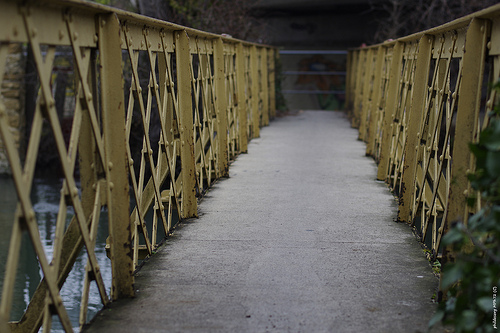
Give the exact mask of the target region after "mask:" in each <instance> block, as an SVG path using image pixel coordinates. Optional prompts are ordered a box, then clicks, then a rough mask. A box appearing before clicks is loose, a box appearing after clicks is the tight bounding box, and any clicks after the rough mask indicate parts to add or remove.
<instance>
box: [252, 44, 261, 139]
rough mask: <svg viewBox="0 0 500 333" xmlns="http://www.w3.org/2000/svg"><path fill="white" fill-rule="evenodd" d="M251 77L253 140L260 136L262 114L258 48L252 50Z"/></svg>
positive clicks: (254, 47)
mask: <svg viewBox="0 0 500 333" xmlns="http://www.w3.org/2000/svg"><path fill="white" fill-rule="evenodd" d="M250 76H251V78H252V88H251V89H250V91H251V92H252V118H251V119H252V138H258V137H259V136H260V112H259V61H258V58H257V47H256V46H255V45H252V46H251V49H250Z"/></svg>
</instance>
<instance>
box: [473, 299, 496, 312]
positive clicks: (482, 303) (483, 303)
mask: <svg viewBox="0 0 500 333" xmlns="http://www.w3.org/2000/svg"><path fill="white" fill-rule="evenodd" d="M476 304H477V306H479V308H480V309H481V310H483V311H484V312H486V313H489V312H491V311H493V300H492V298H491V297H488V296H486V297H481V298H479V299H478V300H477V301H476Z"/></svg>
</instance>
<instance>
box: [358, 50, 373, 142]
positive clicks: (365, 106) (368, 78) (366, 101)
mask: <svg viewBox="0 0 500 333" xmlns="http://www.w3.org/2000/svg"><path fill="white" fill-rule="evenodd" d="M372 69H373V48H369V49H368V50H367V51H366V61H365V72H364V78H363V88H362V89H363V96H362V97H363V100H362V104H361V113H360V117H361V118H360V123H359V139H360V140H363V141H366V130H367V127H368V125H367V121H368V115H369V112H370V110H371V109H372V106H373V105H372V104H373V101H372V100H370V97H371V91H372V90H371V85H372V84H373V81H372Z"/></svg>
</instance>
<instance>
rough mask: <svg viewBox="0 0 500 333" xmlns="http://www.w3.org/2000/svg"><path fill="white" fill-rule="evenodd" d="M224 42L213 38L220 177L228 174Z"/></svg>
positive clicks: (218, 169) (218, 168)
mask: <svg viewBox="0 0 500 333" xmlns="http://www.w3.org/2000/svg"><path fill="white" fill-rule="evenodd" d="M224 71H225V66H224V44H223V42H222V38H217V39H215V40H214V75H215V93H216V96H215V101H216V103H217V105H216V112H217V171H218V173H219V175H220V176H221V177H225V176H227V175H228V161H229V158H228V138H227V137H228V125H227V101H226V75H225V72H224Z"/></svg>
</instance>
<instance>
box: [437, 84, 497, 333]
mask: <svg viewBox="0 0 500 333" xmlns="http://www.w3.org/2000/svg"><path fill="white" fill-rule="evenodd" d="M494 89H496V90H497V91H500V82H499V83H497V84H496V85H495V87H494ZM470 149H471V151H472V153H473V154H474V156H475V158H476V171H475V173H474V174H470V175H469V180H470V183H471V187H472V188H473V189H474V190H476V191H477V193H478V194H479V195H480V196H481V200H482V208H481V210H480V211H478V212H477V213H476V214H475V215H473V216H472V217H471V218H470V219H469V222H468V224H467V225H464V224H463V223H457V224H456V225H454V226H453V227H452V228H451V229H450V230H449V231H448V233H447V234H446V235H445V236H444V237H443V244H444V245H445V246H451V247H452V249H453V251H454V252H455V253H456V254H457V257H456V260H455V261H454V262H453V263H448V264H446V265H445V266H444V267H443V274H442V280H441V288H442V290H447V297H446V301H443V302H441V304H440V305H439V308H438V311H437V312H436V314H435V315H434V317H433V318H432V319H431V321H430V322H429V326H433V325H434V324H436V323H437V322H440V321H441V322H443V324H449V325H452V326H454V328H455V332H457V333H460V332H497V331H498V328H497V327H498V326H500V320H498V319H497V318H498V317H497V314H498V313H497V309H498V307H499V303H500V302H499V301H498V299H499V298H500V294H498V297H497V293H498V291H497V288H498V287H500V107H499V106H498V105H497V106H496V107H495V110H493V111H492V113H491V115H490V123H489V124H488V126H487V127H486V128H485V129H484V130H483V131H482V132H481V134H480V139H479V142H478V143H476V144H471V145H470ZM476 200H477V198H474V197H470V198H469V204H472V203H473V202H475V201H476Z"/></svg>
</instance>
